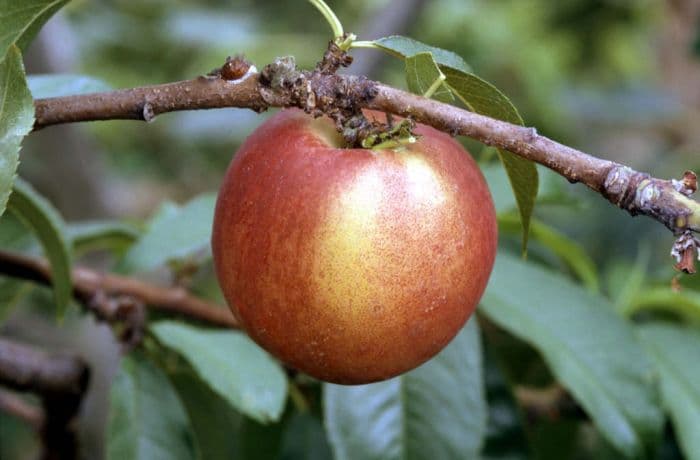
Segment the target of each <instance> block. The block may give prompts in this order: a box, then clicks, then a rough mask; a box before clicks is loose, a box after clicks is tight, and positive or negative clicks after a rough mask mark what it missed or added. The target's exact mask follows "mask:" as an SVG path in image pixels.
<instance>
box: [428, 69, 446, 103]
mask: <svg viewBox="0 0 700 460" xmlns="http://www.w3.org/2000/svg"><path fill="white" fill-rule="evenodd" d="M446 78H447V77H445V74H443V73H442V72H440V76H439V77H437V78H436V79H435V81H434V82H433V84H432V85H430V88H428V89H427V90H426V91H425V93H424V94H423V97H428V98H429V97H431V96H432V95H433V94H435V91H437V90H438V88H439V87H440V86H441V85H442V83H443V82H444V81H445V79H446Z"/></svg>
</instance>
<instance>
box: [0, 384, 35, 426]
mask: <svg viewBox="0 0 700 460" xmlns="http://www.w3.org/2000/svg"><path fill="white" fill-rule="evenodd" d="M0 412H4V413H6V414H9V415H12V416H14V417H16V418H18V419H20V420H23V421H25V422H26V423H28V424H29V425H31V427H32V428H34V429H35V430H36V431H40V430H41V428H42V426H43V425H44V412H43V411H42V410H41V408H39V407H38V406H36V405H34V404H30V403H29V402H27V401H25V400H24V399H23V398H21V397H20V396H19V395H18V394H15V393H13V392H10V391H6V390H0Z"/></svg>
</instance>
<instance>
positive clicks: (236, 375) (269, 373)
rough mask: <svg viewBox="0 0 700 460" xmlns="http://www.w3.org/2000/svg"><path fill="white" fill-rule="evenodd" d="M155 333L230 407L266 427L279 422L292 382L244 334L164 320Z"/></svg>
mask: <svg viewBox="0 0 700 460" xmlns="http://www.w3.org/2000/svg"><path fill="white" fill-rule="evenodd" d="M151 331H152V332H153V333H154V334H155V336H156V337H157V338H158V340H159V341H160V342H162V343H163V344H164V345H165V346H167V347H168V348H171V349H173V350H175V351H177V352H178V353H179V354H180V355H182V356H183V357H184V358H185V359H186V360H187V361H188V362H189V363H190V365H191V366H192V367H193V368H194V370H195V371H196V372H197V373H198V375H199V377H200V378H201V379H202V380H203V381H204V382H206V383H207V384H208V385H209V386H210V387H211V389H212V390H214V391H215V392H216V393H217V394H219V395H220V396H221V397H222V398H224V399H225V400H226V401H227V402H228V403H229V404H231V406H233V407H235V408H236V409H238V410H240V411H241V412H243V413H244V414H246V415H248V416H250V417H252V418H254V419H255V420H258V421H260V422H263V423H268V422H272V421H277V420H279V418H280V416H281V415H282V410H283V409H284V404H285V402H286V399H287V378H286V376H285V374H284V371H283V370H282V367H281V366H280V365H279V364H278V363H277V362H276V361H274V360H273V359H272V358H271V357H270V356H269V355H268V354H267V353H265V352H264V351H263V350H262V349H261V348H260V347H258V346H257V345H256V344H255V343H253V341H252V340H250V338H248V337H247V336H246V335H245V334H243V333H241V332H237V331H222V330H206V329H200V328H196V327H192V326H188V325H186V324H184V323H179V322H175V321H160V322H158V323H156V324H154V325H152V326H151Z"/></svg>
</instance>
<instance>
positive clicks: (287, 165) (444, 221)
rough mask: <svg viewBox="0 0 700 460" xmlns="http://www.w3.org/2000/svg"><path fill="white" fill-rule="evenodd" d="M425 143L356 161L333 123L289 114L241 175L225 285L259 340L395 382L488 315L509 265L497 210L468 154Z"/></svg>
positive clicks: (367, 378)
mask: <svg viewBox="0 0 700 460" xmlns="http://www.w3.org/2000/svg"><path fill="white" fill-rule="evenodd" d="M373 116H377V115H373ZM415 132H416V133H417V134H418V135H419V138H418V140H417V142H415V143H413V144H409V145H407V146H405V147H402V148H399V149H393V150H368V149H352V148H344V147H343V142H342V138H340V136H339V135H338V134H337V133H336V132H335V130H334V127H333V124H332V123H331V122H330V121H329V120H328V119H325V118H319V119H313V118H312V117H310V116H309V115H306V114H304V113H303V112H302V111H300V110H296V109H287V110H282V111H280V112H279V113H277V114H276V115H274V116H273V117H272V118H271V119H269V120H268V121H266V122H265V123H263V124H262V126H260V127H259V128H258V129H257V130H256V131H255V132H254V133H253V134H252V135H251V136H250V137H249V138H248V139H247V140H246V141H245V143H244V144H243V145H242V147H241V148H240V150H239V151H238V153H237V155H236V156H235V157H234V159H233V161H232V162H231V165H230V166H229V169H228V171H227V173H226V177H225V179H224V182H223V186H222V187H221V191H220V193H219V198H218V201H217V205H216V215H215V219H214V231H213V237H212V247H213V253H214V261H215V266H216V272H217V276H218V279H219V283H220V285H221V288H222V290H223V293H224V295H225V297H226V300H227V301H228V304H229V305H230V307H231V309H232V311H233V313H234V315H235V316H236V318H238V320H240V322H241V324H242V325H243V327H244V328H245V330H246V331H247V332H248V334H249V335H250V337H252V339H253V340H255V341H256V342H257V343H258V344H260V345H261V346H262V347H263V348H265V349H266V350H268V351H269V352H270V353H272V354H273V355H274V356H276V357H277V358H279V359H280V360H281V361H283V362H284V363H286V364H288V365H289V366H291V367H294V368H296V369H299V370H301V371H303V372H305V373H307V374H309V375H311V376H314V377H317V378H319V379H321V380H326V381H330V382H336V383H344V384H359V383H368V382H373V381H378V380H383V379H388V378H390V377H393V376H395V375H398V374H400V373H402V372H405V371H408V370H410V369H412V368H414V367H416V366H418V365H419V364H421V363H423V362H424V361H426V360H428V359H429V358H430V357H432V356H433V355H435V354H436V353H438V352H439V351H440V350H441V349H442V348H443V347H445V346H446V345H447V343H448V342H449V341H450V340H451V339H452V338H453V337H454V336H455V335H456V333H457V332H458V331H459V330H460V328H461V327H462V326H463V325H464V323H465V322H466V321H467V319H468V318H469V316H470V315H471V314H472V312H473V311H474V308H475V307H476V305H477V303H478V301H479V299H480V297H481V295H482V293H483V290H484V288H485V286H486V282H487V280H488V277H489V274H490V273H491V269H492V266H493V261H494V256H495V252H496V234H497V229H496V219H495V212H494V207H493V202H492V200H491V196H490V194H489V191H488V188H487V186H486V183H485V182H484V179H483V177H482V175H481V173H480V171H479V169H478V167H477V166H476V164H475V163H474V161H473V160H472V158H471V157H470V156H469V154H468V153H467V152H466V151H465V150H464V148H462V146H461V145H460V144H459V143H457V142H456V141H455V140H453V139H452V138H451V137H450V136H448V135H446V134H444V133H441V132H439V131H437V130H435V129H433V128H430V127H427V126H422V125H418V126H417V127H416V130H415ZM231 359H236V357H235V356H232V357H231Z"/></svg>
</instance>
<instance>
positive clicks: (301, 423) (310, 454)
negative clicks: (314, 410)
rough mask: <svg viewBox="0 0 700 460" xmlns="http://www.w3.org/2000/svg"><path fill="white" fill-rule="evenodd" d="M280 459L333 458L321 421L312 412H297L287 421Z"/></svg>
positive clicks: (312, 459)
mask: <svg viewBox="0 0 700 460" xmlns="http://www.w3.org/2000/svg"><path fill="white" fill-rule="evenodd" d="M281 450H282V452H281V454H280V460H327V459H329V458H333V454H332V453H331V447H330V445H329V444H328V439H327V438H326V434H325V432H324V431H323V425H322V424H321V421H320V420H319V419H317V418H316V417H314V416H313V415H311V414H301V413H296V414H294V415H293V416H292V418H291V419H290V420H289V421H288V422H287V427H286V429H285V431H284V436H283V438H282V448H281Z"/></svg>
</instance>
